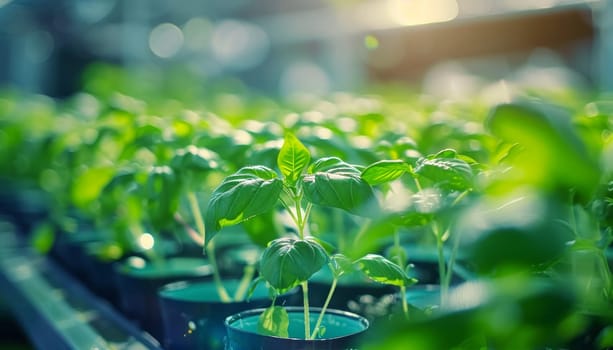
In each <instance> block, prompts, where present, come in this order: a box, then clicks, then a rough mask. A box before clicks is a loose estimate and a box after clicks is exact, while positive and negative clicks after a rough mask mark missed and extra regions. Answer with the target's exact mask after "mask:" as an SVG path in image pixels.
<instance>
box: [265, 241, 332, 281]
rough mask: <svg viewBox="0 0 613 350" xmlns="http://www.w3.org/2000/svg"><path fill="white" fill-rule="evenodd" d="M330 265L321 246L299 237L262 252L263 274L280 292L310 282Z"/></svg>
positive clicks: (274, 245)
mask: <svg viewBox="0 0 613 350" xmlns="http://www.w3.org/2000/svg"><path fill="white" fill-rule="evenodd" d="M327 262H328V254H327V253H326V251H325V250H324V248H323V247H322V246H321V245H319V243H317V242H315V241H313V240H309V239H306V240H303V239H297V238H290V237H284V238H278V239H276V240H274V241H272V242H271V244H270V245H269V246H268V247H267V248H266V249H265V250H264V251H263V252H262V256H261V258H260V274H261V275H262V276H263V277H264V279H266V281H267V282H268V283H269V284H270V285H271V286H272V287H274V288H275V289H277V290H279V291H286V290H289V289H291V288H294V287H295V286H297V285H299V284H300V283H302V282H304V281H307V280H308V279H309V278H311V276H312V275H313V274H314V273H315V272H317V271H319V270H320V269H321V268H322V267H323V266H324V265H325V264H326V263H327Z"/></svg>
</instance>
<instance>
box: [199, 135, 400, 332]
mask: <svg viewBox="0 0 613 350" xmlns="http://www.w3.org/2000/svg"><path fill="white" fill-rule="evenodd" d="M277 165H278V168H279V171H280V173H281V175H282V176H281V177H280V176H279V175H278V174H277V172H275V171H274V170H272V169H270V168H268V167H265V166H258V165H256V166H249V167H244V168H242V169H240V170H238V171H237V172H236V173H234V174H232V175H230V176H229V177H227V178H225V179H224V180H223V182H222V183H221V185H220V186H219V187H218V188H217V189H216V190H215V191H214V192H213V195H212V196H211V199H210V201H209V207H208V211H207V214H206V225H207V227H208V234H207V237H206V240H207V241H206V244H208V243H209V242H210V240H211V239H212V237H213V236H214V235H215V234H216V233H217V232H219V231H220V230H221V229H222V227H224V226H228V225H234V224H237V223H239V222H242V221H245V220H248V219H250V218H252V217H255V216H257V215H261V214H264V213H267V212H270V211H271V210H274V209H275V207H276V205H277V204H281V205H282V207H283V208H284V209H285V210H286V212H287V213H288V215H289V216H290V217H291V220H292V222H293V224H294V226H295V227H294V229H295V232H294V235H293V236H287V237H281V238H277V239H274V240H272V241H270V242H269V243H268V246H267V248H266V249H265V250H264V251H263V252H262V255H261V257H260V262H259V272H260V276H259V277H258V280H257V281H256V283H257V282H259V281H265V282H267V284H268V285H269V286H270V287H271V289H272V291H273V292H274V293H273V294H274V295H279V294H281V293H283V292H285V291H288V290H290V289H293V288H295V287H297V286H300V287H301V288H302V291H303V307H304V325H305V329H304V334H305V338H306V339H314V338H315V337H317V336H321V335H322V332H323V331H322V327H321V323H322V320H323V316H324V314H325V312H326V309H327V307H328V304H329V302H330V299H331V297H332V294H333V293H334V290H335V287H336V283H337V280H338V278H339V277H341V276H342V275H343V274H344V273H345V272H346V271H347V270H348V269H351V268H354V267H356V266H357V267H358V268H361V270H362V271H364V272H365V273H366V274H367V275H368V276H371V277H373V279H375V280H378V281H380V282H392V283H400V282H398V281H400V280H401V281H402V283H405V284H409V283H410V282H411V281H412V280H411V279H410V278H409V277H408V276H407V275H406V273H405V272H404V271H403V270H402V269H397V270H394V271H392V270H393V269H386V268H385V267H384V266H388V265H393V263H391V262H390V261H388V260H387V259H385V258H383V257H379V258H372V257H370V256H367V257H365V258H363V259H361V260H360V259H359V260H357V261H353V262H352V261H349V259H347V258H345V257H343V256H342V255H332V256H330V253H329V252H328V251H327V249H326V248H325V246H324V244H322V242H320V241H319V240H318V239H316V238H315V237H314V236H312V235H311V234H310V233H309V231H310V230H309V225H308V222H309V215H310V213H311V209H312V207H313V205H319V206H323V207H332V208H339V209H343V210H345V211H347V212H349V213H351V214H355V215H364V216H368V215H369V214H370V215H376V213H377V212H378V204H377V200H376V198H375V196H374V192H373V190H372V188H371V186H370V185H369V184H368V183H367V182H366V181H364V180H363V179H362V178H361V176H360V175H361V172H360V170H359V169H358V168H357V167H355V166H353V165H351V164H348V163H345V162H343V161H342V160H341V159H339V158H336V157H329V158H322V159H319V160H317V161H315V162H313V163H311V156H310V152H309V150H308V149H307V148H306V147H305V146H304V145H303V144H302V143H301V142H300V141H299V140H298V139H297V138H296V137H295V136H294V135H293V134H291V133H288V134H286V136H285V140H284V143H283V146H282V148H281V150H280V151H279V155H278V157H277ZM326 264H328V265H329V266H330V268H331V270H332V272H333V275H334V279H333V282H332V286H331V288H330V291H329V293H328V297H327V298H326V301H325V303H324V305H323V307H322V310H321V312H320V314H319V316H318V318H317V321H316V324H315V327H314V329H311V322H310V312H309V296H308V287H309V286H308V280H309V278H311V276H312V275H313V274H314V273H316V272H317V271H319V270H320V269H321V268H322V267H323V266H324V265H326ZM392 272H394V273H396V274H393V273H392ZM254 285H255V283H254ZM288 324H289V317H288V315H287V313H286V311H285V309H284V308H282V307H279V306H275V305H274V298H273V306H271V307H270V308H269V309H267V310H266V311H265V312H264V313H263V314H262V315H261V317H260V327H259V328H260V332H262V333H265V334H273V335H276V336H282V337H283V336H284V337H287V336H288V333H287V332H288Z"/></svg>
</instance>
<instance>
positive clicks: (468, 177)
mask: <svg viewBox="0 0 613 350" xmlns="http://www.w3.org/2000/svg"><path fill="white" fill-rule="evenodd" d="M450 152H451V151H449V150H446V151H445V153H442V154H441V153H439V154H437V155H436V156H435V157H432V158H431V157H427V158H421V159H420V160H419V161H417V166H416V167H415V173H416V174H418V175H420V176H423V177H426V178H428V179H430V180H432V181H433V182H434V183H435V186H436V187H439V188H441V189H446V190H452V191H464V190H467V189H470V188H472V187H473V171H472V168H471V167H470V165H469V164H468V163H466V162H465V161H463V160H461V159H457V158H449V156H450V155H451V154H452V153H450ZM453 152H455V151H453ZM453 154H455V153H453ZM440 156H442V157H440Z"/></svg>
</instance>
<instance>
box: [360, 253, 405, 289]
mask: <svg viewBox="0 0 613 350" xmlns="http://www.w3.org/2000/svg"><path fill="white" fill-rule="evenodd" d="M356 264H357V266H358V267H359V269H360V270H361V271H362V272H363V273H364V274H365V275H366V276H367V277H368V278H370V279H371V280H373V281H375V282H378V283H382V284H389V285H393V286H398V287H402V286H405V287H406V286H409V285H412V284H414V283H416V282H417V280H415V279H414V278H411V277H409V276H408V275H407V274H406V272H405V271H404V269H403V268H402V267H400V266H398V265H397V264H394V263H393V262H391V261H390V260H388V259H386V258H384V257H383V256H381V255H377V254H368V255H366V256H365V257H363V258H360V259H358V260H357V261H356Z"/></svg>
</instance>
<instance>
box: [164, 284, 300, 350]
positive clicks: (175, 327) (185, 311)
mask: <svg viewBox="0 0 613 350" xmlns="http://www.w3.org/2000/svg"><path fill="white" fill-rule="evenodd" d="M223 284H224V286H225V288H226V290H227V291H228V292H229V293H230V295H233V294H234V292H235V291H236V289H237V288H238V285H239V280H237V279H236V280H224V281H223ZM158 297H159V302H160V307H161V311H162V320H163V325H164V330H163V334H164V335H163V341H162V344H163V345H164V349H168V350H183V349H184V350H188V349H199V350H219V349H224V342H223V339H224V338H225V335H226V329H225V326H224V320H225V319H226V317H228V316H230V315H233V314H235V313H238V312H240V311H244V310H248V309H253V308H262V307H268V306H269V305H270V303H271V300H270V297H269V292H268V289H267V288H266V286H265V285H264V284H259V285H258V286H257V287H256V289H255V290H254V292H253V294H252V296H251V298H250V299H249V300H248V301H240V302H230V303H224V302H222V301H221V300H220V298H219V295H218V293H217V290H216V288H215V283H214V282H213V281H212V280H202V281H200V280H193V281H180V282H175V283H171V284H168V285H166V286H164V287H162V288H161V289H160V290H159V293H158ZM299 299H300V296H299V293H298V289H295V290H293V291H291V292H289V293H287V294H285V295H283V296H280V297H279V299H278V302H280V303H282V304H286V305H287V304H292V303H294V302H296V301H297V300H299Z"/></svg>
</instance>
